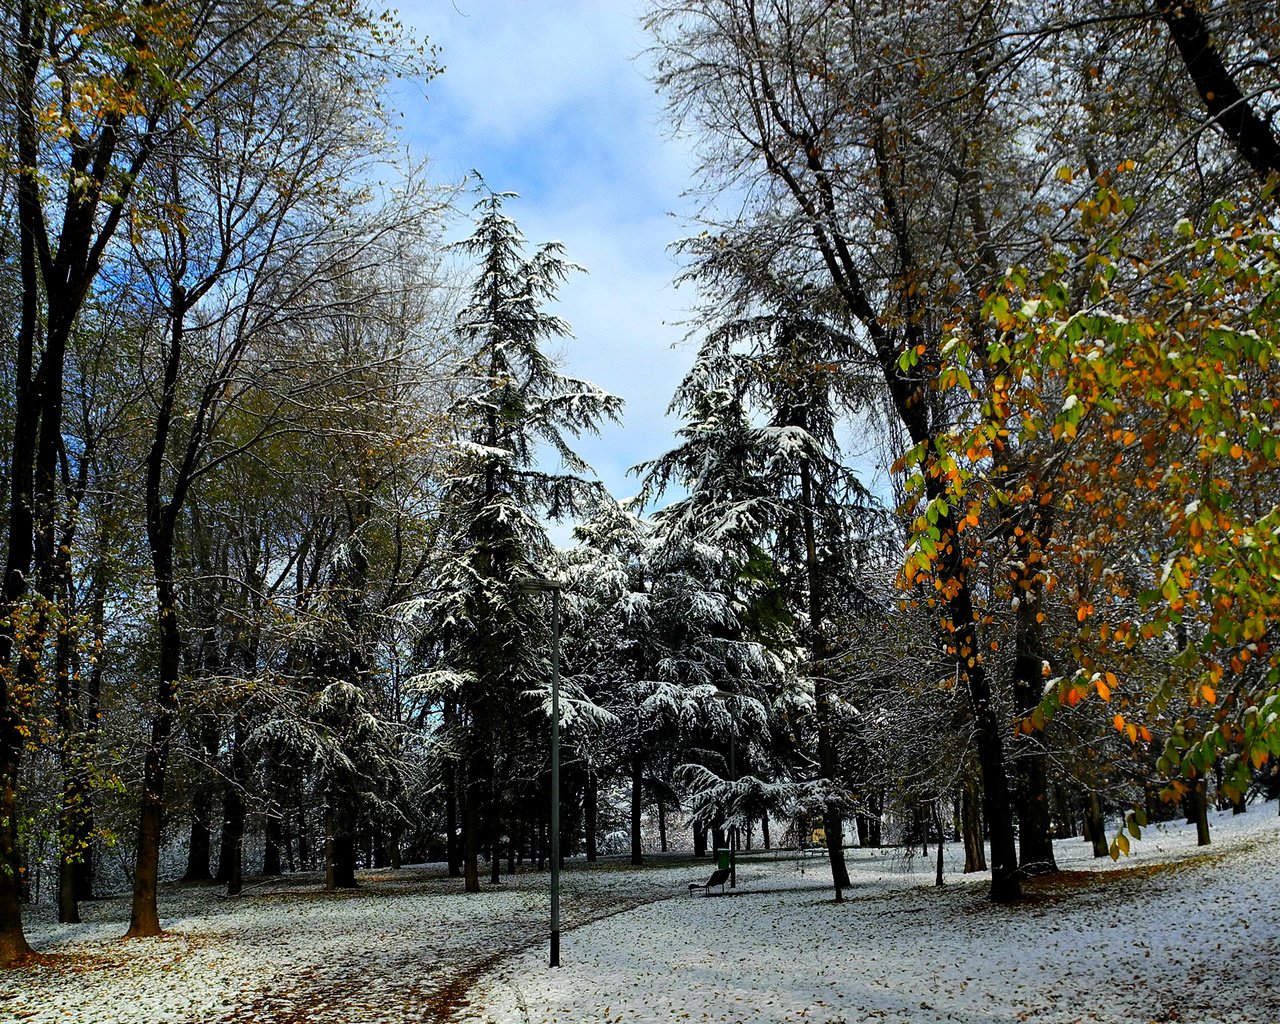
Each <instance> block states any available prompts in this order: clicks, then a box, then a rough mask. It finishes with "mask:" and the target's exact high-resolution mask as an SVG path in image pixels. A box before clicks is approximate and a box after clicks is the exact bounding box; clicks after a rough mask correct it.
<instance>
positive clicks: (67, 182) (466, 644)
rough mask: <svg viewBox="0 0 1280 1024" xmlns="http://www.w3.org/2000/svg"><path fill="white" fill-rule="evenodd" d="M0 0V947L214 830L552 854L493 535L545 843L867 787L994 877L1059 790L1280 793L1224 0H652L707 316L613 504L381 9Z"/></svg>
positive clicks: (499, 207)
mask: <svg viewBox="0 0 1280 1024" xmlns="http://www.w3.org/2000/svg"><path fill="white" fill-rule="evenodd" d="M3 19H4V44H3V45H4V49H3V54H2V55H0V60H3V67H4V82H5V88H4V91H3V100H2V102H3V104H4V111H5V112H4V117H3V119H2V120H0V132H3V137H2V138H0V150H2V151H3V154H4V157H5V160H6V162H7V165H8V170H9V173H7V174H6V175H5V176H4V179H3V183H2V185H0V211H2V214H3V234H2V235H0V237H2V238H3V250H2V251H0V288H2V289H3V290H4V293H5V296H6V301H5V302H4V304H3V307H2V309H3V312H2V313H0V315H2V316H3V317H4V320H5V324H6V327H5V330H4V331H2V332H0V345H3V359H2V361H0V365H2V366H3V374H2V378H3V379H2V382H0V383H2V386H3V396H4V397H3V403H2V406H0V407H2V409H3V416H2V417H0V432H2V438H3V440H2V448H3V453H4V455H3V463H4V477H3V479H4V486H5V488H6V502H5V505H4V516H5V518H4V523H3V526H4V534H5V552H6V556H5V557H6V562H5V570H4V579H3V587H4V589H3V616H2V617H0V683H2V685H0V962H9V961H13V960H16V959H18V958H20V957H21V956H23V955H24V954H25V952H26V951H27V948H26V941H25V938H24V936H23V931H22V914H21V908H22V902H23V900H24V899H28V898H31V897H33V896H37V895H40V896H42V897H43V896H46V895H47V894H48V893H49V892H50V891H55V892H56V898H57V900H58V905H59V913H60V917H61V918H62V919H63V920H64V921H68V922H73V921H75V920H76V918H77V915H78V904H79V902H80V901H82V900H84V899H87V898H90V897H91V896H92V895H93V894H94V893H95V891H97V890H98V889H99V888H101V887H102V886H104V885H107V884H110V880H111V879H117V880H118V879H122V878H123V879H126V880H127V882H128V884H129V885H131V888H132V921H131V924H130V927H129V934H130V935H133V936H143V935H151V934H155V933H156V932H157V931H158V930H159V911H158V903H157V899H158V883H159V882H160V880H161V879H162V878H165V877H170V876H171V875H174V874H181V875H182V876H183V877H185V878H187V879H188V880H201V879H208V878H209V877H211V876H212V875H213V874H214V873H215V872H214V869H215V863H216V874H217V876H218V877H219V878H220V880H221V881H223V882H225V883H226V884H227V886H228V887H229V891H230V892H232V893H235V892H238V891H239V890H240V888H241V886H242V885H243V875H244V872H245V871H246V866H248V867H249V868H251V869H253V870H259V869H260V870H261V871H262V872H263V873H266V874H272V873H279V872H281V871H283V870H301V869H307V868H312V867H317V866H323V867H324V869H325V872H326V884H327V887H328V888H330V889H334V888H340V887H343V886H350V885H354V884H355V870H356V867H357V865H358V864H359V863H361V862H362V861H363V862H364V863H366V864H368V865H370V866H372V865H381V864H396V863H399V862H400V860H401V859H405V858H409V859H426V858H439V859H444V860H447V861H448V863H449V865H450V868H451V870H452V871H455V872H456V873H457V874H458V875H459V876H460V877H461V878H462V879H463V881H462V882H461V883H460V884H462V885H463V886H464V887H465V888H466V889H467V890H468V891H474V890H476V889H478V888H479V884H480V883H479V873H480V864H481V861H482V859H487V866H488V870H489V872H490V876H491V877H492V878H494V879H495V880H496V879H497V878H498V877H500V875H501V873H502V871H503V862H504V860H505V861H506V870H507V871H508V872H510V871H513V870H515V867H516V864H517V862H519V861H522V860H525V859H530V860H534V861H539V860H540V859H542V858H544V857H545V849H546V845H547V837H546V834H545V833H546V822H545V820H544V815H543V814H542V813H541V811H539V810H538V808H541V807H545V806H546V804H547V801H548V797H547V795H546V794H547V786H548V783H549V777H548V771H547V757H546V741H545V737H546V735H547V732H548V715H549V706H550V702H549V699H548V697H549V695H548V692H547V687H548V684H549V678H550V675H551V673H550V664H549V659H550V652H551V650H552V647H553V645H552V642H551V640H552V638H551V635H550V633H551V622H550V613H549V608H548V604H547V600H546V597H545V594H543V593H540V592H538V591H537V590H535V589H533V588H531V587H530V586H529V583H530V581H536V580H551V581H553V582H555V583H556V584H557V585H558V586H559V587H560V589H561V592H562V595H563V604H564V616H563V621H562V623H560V625H561V626H562V632H563V662H562V670H563V681H564V690H565V693H564V698H565V699H564V703H563V705H562V719H561V725H562V729H563V733H564V739H565V745H566V746H565V766H564V781H565V791H564V795H563V801H562V815H561V821H562V825H563V839H564V848H565V849H566V850H567V851H569V852H570V853H576V852H581V853H582V854H583V855H584V856H586V857H587V858H588V859H592V858H594V857H595V856H596V853H597V845H598V843H599V840H600V838H601V836H602V835H603V834H605V833H606V832H608V831H610V830H617V829H621V830H623V831H624V834H625V835H626V836H627V838H628V840H629V845H630V847H631V857H632V860H633V861H635V862H639V861H640V860H642V858H643V855H644V849H643V843H642V836H641V824H642V820H643V818H644V817H645V815H646V814H648V813H649V812H652V813H653V814H654V815H655V816H656V817H657V818H658V820H659V822H660V824H663V827H665V824H664V823H665V816H666V814H667V813H669V812H673V811H675V809H676V808H679V809H680V810H681V812H682V814H683V816H684V818H686V819H687V820H688V821H689V822H690V823H691V828H692V840H693V843H694V846H695V849H696V850H697V851H698V852H705V850H706V849H707V846H708V844H710V845H712V846H723V845H725V842H726V834H727V835H728V836H729V837H734V836H737V835H741V834H742V833H743V832H744V830H745V829H746V827H747V826H748V824H749V823H752V824H754V823H758V824H759V825H760V827H761V828H762V829H764V830H766V835H767V829H768V826H769V822H770V821H771V820H772V821H774V822H779V821H795V822H798V823H800V824H801V825H808V824H816V823H818V822H821V825H822V827H823V828H824V830H825V833H826V835H827V836H843V835H845V832H846V826H848V827H849V829H850V830H851V832H853V833H855V834H856V835H857V837H858V840H859V842H861V843H862V844H864V845H874V844H878V843H879V842H881V841H882V840H883V839H885V838H886V837H885V836H884V835H883V834H882V828H883V827H884V826H885V825H886V824H889V825H890V826H891V827H892V829H893V830H894V832H895V835H898V836H903V837H906V838H910V837H912V836H914V837H917V838H918V837H922V836H928V835H929V834H931V831H932V833H933V834H938V833H947V832H951V831H954V832H956V833H957V834H959V835H960V836H961V837H962V838H963V839H964V841H965V847H966V854H967V861H968V863H967V867H969V868H972V869H973V870H988V864H989V870H990V871H991V895H992V897H993V898H994V899H997V900H1002V901H1013V900H1016V899H1018V897H1019V894H1020V887H1021V882H1022V880H1023V879H1024V878H1025V877H1026V876H1027V875H1028V874H1029V873H1033V872H1039V871H1051V870H1053V868H1054V863H1053V848H1052V838H1053V836H1055V835H1056V836H1062V835H1068V834H1074V833H1075V831H1076V830H1077V829H1081V828H1083V829H1084V830H1085V831H1086V832H1087V834H1088V835H1089V836H1090V838H1091V839H1092V840H1093V843H1094V848H1095V850H1096V852H1097V853H1098V854H1099V855H1100V856H1105V855H1107V854H1108V853H1110V854H1111V855H1112V856H1119V855H1121V854H1123V853H1124V852H1126V851H1127V849H1128V847H1129V843H1130V840H1131V839H1137V838H1138V837H1140V835H1141V832H1142V829H1143V828H1145V827H1146V826H1147V824H1148V823H1149V822H1150V821H1152V820H1157V819H1160V818H1162V817H1166V816H1169V815H1174V814H1185V815H1187V816H1188V818H1189V819H1190V820H1194V821H1196V822H1198V823H1199V824H1200V826H1201V828H1202V830H1203V831H1202V839H1203V840H1204V841H1205V842H1207V841H1208V839H1209V836H1208V826H1207V819H1206V814H1205V808H1206V806H1207V803H1208V802H1209V801H1211V800H1217V801H1225V802H1231V803H1234V804H1235V805H1236V806H1237V807H1240V808H1243V806H1244V803H1245V801H1247V800H1248V799H1249V797H1250V795H1251V794H1253V793H1256V792H1258V791H1264V792H1267V791H1269V792H1274V789H1275V786H1276V776H1275V773H1274V765H1275V761H1274V758H1275V755H1276V754H1277V753H1280V731H1278V730H1277V728H1276V722H1277V716H1278V715H1280V666H1278V664H1277V661H1276V659H1277V657H1280V654H1277V652H1274V651H1273V649H1272V646H1273V640H1272V630H1273V629H1274V628H1275V621H1276V614H1277V608H1276V603H1275V602H1276V598H1275V597H1274V596H1273V595H1274V593H1275V581H1276V580H1277V579H1280V564H1277V556H1276V553H1275V551H1276V545H1275V531H1276V529H1277V527H1278V525H1280V513H1278V512H1277V505H1276V493H1277V480H1276V448H1277V441H1276V436H1275V424H1276V414H1277V412H1278V411H1280V394H1277V380H1276V376H1275V373H1276V371H1275V370H1274V369H1273V366H1274V358H1273V357H1274V355H1275V352H1274V349H1275V346H1276V344H1277V332H1276V316H1277V294H1276V287H1277V286H1276V281H1277V275H1276V270H1277V261H1278V259H1280V256H1278V252H1280V248H1278V240H1277V236H1276V230H1275V208H1274V197H1273V187H1274V185H1275V175H1276V174H1277V173H1280V141H1278V140H1277V136H1276V134H1275V132H1274V131H1273V129H1272V126H1271V116H1272V111H1273V108H1274V105H1275V101H1276V95H1275V89H1276V85H1277V81H1276V67H1277V64H1276V46H1277V32H1278V31H1280V28H1278V23H1277V21H1276V19H1275V17H1274V15H1273V13H1272V12H1271V11H1270V10H1269V9H1268V8H1267V5H1264V4H1261V3H1251V2H1246V0H1226V2H1223V3H1220V4H1214V5H1208V4H1200V3H1190V2H1188V3H1177V2H1173V0H1153V2H1151V3H1148V4H1140V3H1132V4H1115V3H1108V4H1100V3H1097V4H1095V3H1090V2H1086V0H1056V2H1038V3H1017V2H1009V3H972V2H968V0H964V2H945V3H930V4H927V5H915V6H913V5H907V6H905V7H904V6H902V5H898V4H876V3H873V4H852V3H838V2H834V0H826V2H823V0H803V2H783V0H705V2H700V3H688V4H653V5H650V6H649V7H648V8H647V10H646V13H645V17H644V26H645V30H646V32H647V33H648V38H649V40H650V42H651V47H652V49H651V50H650V52H649V59H650V61H651V66H652V69H653V74H654V76H655V81H656V83H657V85H658V87H659V89H660V90H661V93H662V95H663V97H664V99H665V101H666V103H667V104H668V114H669V118H670V125H671V127H672V128H673V129H674V130H675V131H677V132H679V133H681V134H682V137H683V138H685V139H686V140H688V141H689V142H690V145H692V146H693V147H694V149H695V151H696V153H697V168H696V173H695V175H694V177H693V178H692V180H691V182H690V187H691V188H693V189H695V190H696V192H695V195H697V196H700V197H702V198H703V199H704V202H703V203H701V204H700V205H699V206H697V208H696V211H695V215H694V217H693V218H692V220H691V222H690V224H689V225H688V230H687V233H686V237H685V238H684V239H683V240H677V241H676V243H675V244H676V252H677V253H678V256H679V260H680V267H681V269H680V271H679V274H680V276H681V278H682V279H683V280H684V281H686V282H687V283H689V284H691V285H693V286H695V291H696V295H697V296H698V302H697V308H696V309H695V310H694V311H693V313H692V320H691V326H692V328H693V332H692V334H691V339H692V342H691V344H692V345H693V348H694V350H695V358H694V361H693V366H692V368H691V369H690V370H689V372H688V373H687V374H686V375H685V377H684V378H683V380H681V381H680V382H679V384H678V385H677V387H676V389H675V392H674V397H673V399H672V411H673V413H674V414H675V415H676V416H677V417H678V418H679V420H680V423H681V426H680V427H679V429H678V431H677V433H676V437H675V440H674V442H673V446H672V447H671V448H670V450H668V451H666V452H665V453H664V452H661V451H654V452H653V453H652V458H651V459H650V460H649V461H648V462H646V463H645V464H643V465H642V466H641V467H639V470H638V477H639V479H638V485H637V486H638V490H639V499H638V500H637V501H635V502H630V503H621V504H620V503H619V502H618V501H616V500H614V499H613V498H612V497H610V496H609V494H608V493H607V492H606V491H605V489H604V488H603V487H602V486H601V485H600V484H599V483H598V482H595V481H594V480H593V478H592V477H591V475H590V472H589V468H588V467H587V465H586V463H585V462H584V461H583V460H582V459H581V458H580V457H579V456H578V455H577V454H576V452H575V445H576V443H577V438H578V437H579V436H581V435H583V434H590V433H591V432H592V431H594V430H596V429H598V428H599V426H600V425H601V424H602V423H604V422H607V421H609V420H611V419H616V418H617V417H618V416H620V415H621V403H620V401H619V400H618V399H617V398H615V397H613V396H611V395H608V394H606V393H605V392H603V391H601V390H600V389H598V388H596V387H595V386H594V385H592V384H590V383H588V382H585V381H582V380H577V379H574V378H571V377H567V376H565V375H564V374H562V373H561V372H560V370H559V368H558V366H557V364H556V362H555V360H554V358H552V356H553V354H554V352H555V350H556V348H557V347H558V346H560V345H561V344H562V343H563V339H565V338H567V336H568V325H566V324H565V323H563V322H562V321H561V320H560V319H559V318H558V317H557V316H556V310H555V307H554V304H553V303H554V299H555V296H556V294H557V290H558V288H559V287H560V286H561V285H562V284H563V282H564V281H565V280H566V278H568V277H569V276H571V275H573V274H575V273H577V268H576V267H575V266H574V265H573V264H572V263H571V262H570V260H571V258H572V256H573V253H571V252H570V253H566V252H565V250H564V248H563V247H562V246H560V245H559V244H558V243H544V244H532V245H531V244H527V243H526V242H525V241H524V239H523V237H522V235H521V233H520V231H519V229H518V227H517V226H516V224H515V222H514V221H513V220H512V219H511V213H512V212H513V211H515V210H518V203H517V202H516V200H515V199H514V197H512V196H511V195H509V194H508V193H505V192H502V191H500V189H501V188H502V182H500V181H496V180H495V181H493V183H492V184H493V186H494V190H491V189H490V187H489V184H487V183H486V182H485V179H483V178H481V177H479V176H478V175H477V176H473V177H471V178H470V179H469V180H468V181H467V182H466V183H465V184H464V185H463V186H461V187H458V186H455V187H445V186H442V185H441V184H440V183H438V182H433V181H432V180H431V177H430V175H429V174H428V173H427V170H426V169H425V168H424V167H422V166H420V165H418V164H416V163H414V162H413V161H412V160H409V161H406V160H405V159H404V158H403V157H401V155H400V154H399V151H398V148H397V143H396V139H395V135H394V133H393V132H392V131H391V129H390V124H391V123H392V122H393V121H394V120H395V114H396V110H395V108H394V106H392V105H391V104H390V103H389V97H391V96H398V95H400V94H401V93H400V92H399V91H396V92H389V91H388V82H389V81H392V80H394V79H395V78H396V76H401V77H408V78H412V79H415V80H418V81H421V80H426V81H427V82H428V85H427V87H426V88H427V90H428V93H429V92H430V88H431V86H430V79H431V77H432V76H433V75H434V74H435V73H436V72H437V71H438V70H439V68H438V67H437V66H436V64H437V60H438V55H437V54H436V52H435V51H434V50H432V49H431V48H430V47H429V45H426V44H425V43H419V44H415V43H413V42H411V41H410V40H408V39H407V38H406V35H405V33H404V32H403V31H402V30H401V29H400V27H399V25H398V24H397V22H396V21H395V19H394V17H392V16H390V15H385V14H383V13H382V12H381V11H379V10H372V9H368V8H366V7H364V6H363V5H361V4H359V3H357V2H354V0H137V2H130V3H125V4H120V3H115V2H111V3H105V2H97V0H81V2H77V3H73V4H56V5H55V4H48V3H43V2H36V0H15V2H14V3H11V4H8V5H6V7H5V9H4V12H3ZM446 74H447V72H446ZM481 170H483V168H481ZM467 209H470V212H471V217H472V227H471V228H470V233H469V234H466V235H465V237H464V238H463V239H462V240H461V241H459V242H454V243H452V244H449V245H446V244H445V243H444V241H443V239H445V238H446V237H452V236H453V233H454V227H453V226H454V225H455V224H456V223H457V212H456V211H458V210H464V211H465V210H467ZM725 211H729V212H728V213H726V212H725ZM607 342H608V339H599V342H598V343H599V344H607ZM872 430H873V431H874V432H875V436H876V438H877V439H878V443H879V444H880V445H881V446H882V450H883V451H884V452H885V453H886V455H885V459H884V461H885V462H886V463H887V462H892V463H893V465H894V471H895V475H894V477H893V485H892V488H891V490H892V492H893V493H892V495H891V496H890V495H888V494H886V493H884V491H885V489H884V488H874V489H873V488H871V487H868V485H867V481H866V480H865V479H864V478H863V477H862V476H860V475H859V472H858V467H857V465H856V463H855V462H853V461H851V460H850V459H849V458H848V457H847V455H846V454H845V449H844V447H843V442H846V441H847V439H848V438H849V437H850V436H851V433H853V432H855V431H856V432H862V433H865V432H867V431H872ZM566 518H567V519H569V520H571V521H573V522H574V523H576V524H577V526H576V529H575V539H576V541H577V543H576V545H575V546H573V547H571V548H560V547H557V546H555V545H553V544H552V543H551V542H550V540H549V538H548V535H547V524H548V522H549V521H556V520H562V519H566ZM766 841H768V840H767V839H766ZM661 842H663V843H665V842H666V837H665V834H664V835H663V837H662V839H661ZM177 853H180V854H181V863H175V862H174V855H175V854H177ZM828 855H829V859H830V866H831V871H832V883H833V888H834V890H835V894H836V897H837V899H838V898H839V897H840V894H841V891H842V890H843V889H844V888H846V887H847V885H848V877H847V873H846V872H845V867H844V863H843V854H842V849H841V844H839V843H835V842H832V843H829V844H828ZM48 879H55V880H56V882H52V883H51V882H47V881H44V880H48Z"/></svg>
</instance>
